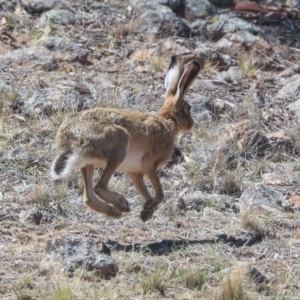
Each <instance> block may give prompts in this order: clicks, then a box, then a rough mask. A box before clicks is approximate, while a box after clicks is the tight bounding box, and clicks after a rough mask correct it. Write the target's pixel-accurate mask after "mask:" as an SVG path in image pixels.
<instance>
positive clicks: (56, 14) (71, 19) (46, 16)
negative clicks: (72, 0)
mask: <svg viewBox="0 0 300 300" xmlns="http://www.w3.org/2000/svg"><path fill="white" fill-rule="evenodd" d="M49 20H51V21H52V22H53V23H55V24H59V25H73V24H75V22H76V14H75V13H74V12H73V11H71V10H68V9H51V10H49V11H47V12H45V13H43V14H42V16H41V19H40V23H41V24H42V25H47V23H48V21H49Z"/></svg>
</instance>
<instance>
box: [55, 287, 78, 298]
mask: <svg viewBox="0 0 300 300" xmlns="http://www.w3.org/2000/svg"><path fill="white" fill-rule="evenodd" d="M52 299H53V300H73V299H75V295H74V293H73V291H72V290H71V288H70V287H69V286H68V285H61V286H57V287H56V288H54V289H53V292H52Z"/></svg>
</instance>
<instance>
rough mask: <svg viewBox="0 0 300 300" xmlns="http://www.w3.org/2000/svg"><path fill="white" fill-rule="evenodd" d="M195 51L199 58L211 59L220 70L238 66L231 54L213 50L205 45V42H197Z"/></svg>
mask: <svg viewBox="0 0 300 300" xmlns="http://www.w3.org/2000/svg"><path fill="white" fill-rule="evenodd" d="M194 51H195V52H196V53H197V55H196V57H197V58H199V59H201V58H202V59H204V60H209V61H210V62H211V63H212V64H213V65H215V66H216V68H217V69H218V71H227V70H228V69H229V68H230V67H233V66H236V61H235V60H234V59H232V58H231V57H230V56H229V55H225V54H222V53H221V52H218V51H216V50H213V49H211V48H209V47H207V46H205V45H204V44H203V43H197V45H196V48H195V50H194Z"/></svg>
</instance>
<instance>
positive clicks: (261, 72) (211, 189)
mask: <svg viewBox="0 0 300 300" xmlns="http://www.w3.org/2000/svg"><path fill="white" fill-rule="evenodd" d="M298 6H299V2H297V1H287V2H286V3H283V2H280V1H273V2H270V1H264V2H261V3H258V2H257V3H250V4H249V3H245V2H238V3H237V4H235V3H233V2H232V1H231V0H211V2H209V1H208V0H199V1H196V0H186V1H183V0H181V1H180V0H178V1H176V0H152V1H144V0H132V1H124V0H123V1H122V0H115V1H114V0H112V1H96V0H73V1H60V0H48V1H40V0H12V1H4V0H0V72H1V76H0V128H1V131H0V145H1V146H0V171H1V172H0V179H1V180H0V241H1V243H0V261H1V264H0V298H1V299H22V300H29V299H30V300H32V299H56V300H62V299H299V298H300V286H299V279H300V265H299V255H300V252H299V250H300V221H299V208H300V189H299V188H300V184H299V182H300V156H299V155H300V142H299V129H300V126H299V117H300V102H299V101H300V100H299V99H300V75H299V74H300V65H299V56H300V43H299V41H298V40H299V28H300V16H299V17H298V14H299V10H298V9H297V7H298ZM173 54H181V55H183V56H184V57H199V58H200V57H201V58H204V59H205V64H204V68H203V70H202V71H201V73H200V75H199V76H198V78H197V79H196V81H195V82H194V84H193V86H192V88H191V90H190V91H189V93H188V95H187V96H186V100H188V102H189V103H190V104H191V105H192V106H193V115H194V119H195V122H196V125H195V127H194V129H193V131H192V132H191V133H189V134H185V135H182V136H180V137H179V138H178V142H177V146H178V149H179V150H180V151H178V152H179V153H180V152H181V153H182V155H183V156H180V155H179V156H177V157H174V159H173V161H172V164H170V165H169V166H168V167H166V168H164V169H163V170H162V171H161V173H160V177H161V180H162V184H163V187H164V190H165V194H166V200H165V201H164V203H163V204H162V205H161V206H160V207H159V209H158V210H157V211H156V212H155V215H154V217H153V218H152V219H151V220H150V221H148V222H146V223H143V222H142V221H141V220H140V219H139V213H140V211H141V207H142V202H141V198H140V196H139V194H138V193H137V191H136V190H135V188H134V187H133V185H132V184H131V183H130V181H129V180H128V178H127V177H126V176H125V175H124V174H116V175H115V176H114V177H113V178H112V180H111V182H110V184H111V188H113V189H115V190H117V191H118V192H120V193H122V194H124V195H125V196H126V197H127V199H128V200H129V202H130V205H131V209H132V210H131V212H130V213H129V214H124V216H123V217H122V218H120V219H117V220H115V219H108V218H106V217H104V216H102V215H99V214H96V213H95V212H93V211H91V210H90V209H88V208H87V207H86V206H85V205H84V203H83V201H82V188H83V186H82V180H81V177H80V174H79V172H74V173H73V175H72V176H71V178H69V179H68V181H64V182H61V183H58V184H57V183H56V184H55V183H54V182H52V181H51V180H50V178H49V166H50V164H51V161H52V159H53V158H54V156H55V153H56V152H55V147H54V137H55V134H56V131H57V129H58V126H59V125H60V124H61V122H62V121H63V119H64V118H65V116H66V115H67V113H69V112H72V111H80V110H84V109H88V108H91V107H98V106H102V107H104V106H112V107H126V108H131V109H136V110H140V111H148V112H151V111H156V110H157V109H158V108H159V107H160V106H161V105H162V102H163V96H164V92H165V88H164V75H165V72H166V69H167V67H168V63H169V60H170V56H171V55H173ZM98 176H99V175H98ZM96 179H97V178H95V180H96ZM149 188H150V186H149Z"/></svg>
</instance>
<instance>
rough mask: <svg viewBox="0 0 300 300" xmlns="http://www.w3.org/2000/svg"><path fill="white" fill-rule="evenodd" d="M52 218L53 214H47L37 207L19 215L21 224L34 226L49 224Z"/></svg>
mask: <svg viewBox="0 0 300 300" xmlns="http://www.w3.org/2000/svg"><path fill="white" fill-rule="evenodd" d="M53 218H54V215H53V214H51V213H49V212H48V211H46V210H45V209H41V208H39V207H38V206H34V207H32V208H30V209H28V210H26V211H22V212H21V213H20V215H19V220H20V222H21V223H32V224H35V225H40V224H41V223H48V222H51V221H52V219H53Z"/></svg>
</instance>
